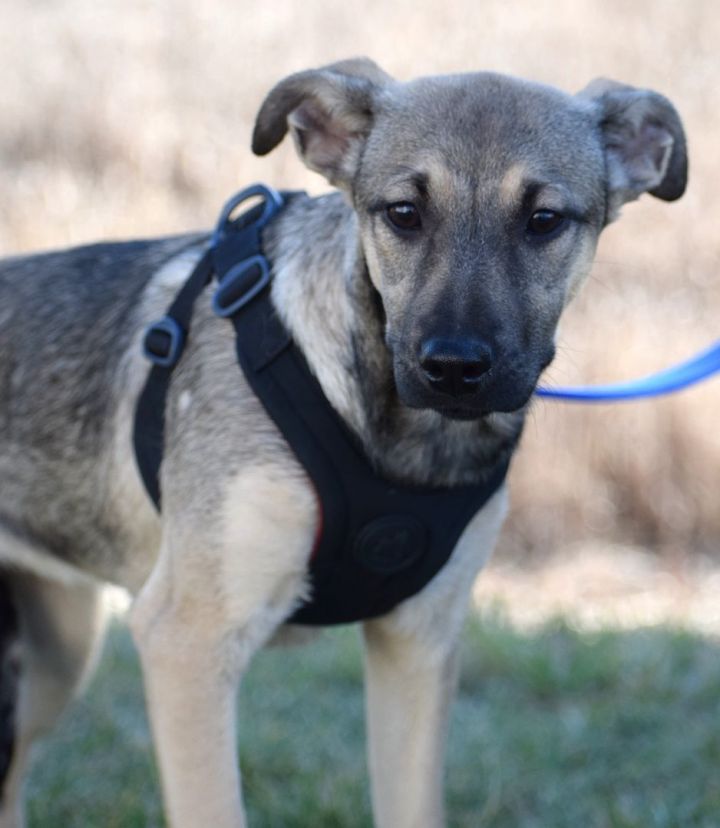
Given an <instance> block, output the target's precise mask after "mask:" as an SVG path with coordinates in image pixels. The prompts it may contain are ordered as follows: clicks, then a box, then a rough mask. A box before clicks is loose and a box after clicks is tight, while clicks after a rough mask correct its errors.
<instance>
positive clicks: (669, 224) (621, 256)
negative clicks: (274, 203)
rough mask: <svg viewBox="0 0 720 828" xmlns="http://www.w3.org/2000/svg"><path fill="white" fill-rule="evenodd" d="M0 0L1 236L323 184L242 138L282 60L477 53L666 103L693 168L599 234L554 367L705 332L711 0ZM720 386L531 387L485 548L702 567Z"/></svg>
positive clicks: (122, 223)
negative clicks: (559, 394)
mask: <svg viewBox="0 0 720 828" xmlns="http://www.w3.org/2000/svg"><path fill="white" fill-rule="evenodd" d="M2 17H3V23H2V28H1V29H0V72H1V73H2V78H3V81H2V84H1V85H0V113H2V118H1V120H0V191H2V194H3V198H2V202H1V203H0V254H9V253H17V252H22V251H27V250H33V249H40V248H51V247H58V246H64V245H70V244H77V243H80V242H85V241H89V240H95V239H99V238H125V237H137V236H147V235H153V234H162V233H175V232H178V231H182V230H186V229H196V228H200V227H207V226H209V225H210V224H211V223H212V222H213V220H214V218H215V216H216V214H217V211H218V207H219V205H221V204H222V203H223V201H224V199H225V198H226V197H227V196H228V195H229V194H231V193H232V192H234V191H235V190H236V189H238V188H239V187H241V186H244V185H246V184H248V183H250V182H253V181H255V180H262V181H266V182H268V183H271V184H274V185H276V186H278V187H290V188H292V187H301V188H307V189H309V190H311V191H321V190H322V189H323V188H324V182H323V181H322V180H321V179H320V178H319V177H318V176H315V175H313V174H312V173H309V172H307V171H306V170H305V169H304V168H303V167H302V165H301V164H300V162H299V161H298V160H297V159H296V157H295V154H294V152H293V150H292V147H291V146H290V142H287V143H286V144H285V145H283V146H281V147H280V148H279V149H278V150H276V151H275V152H274V153H273V154H271V155H270V156H269V157H267V158H265V159H257V158H255V157H253V155H252V154H251V152H250V150H249V138H250V133H251V129H252V124H253V118H254V116H255V113H256V111H257V109H258V107H259V105H260V103H261V101H262V99H263V96H264V95H265V93H266V92H267V91H268V90H269V88H270V87H271V86H272V85H273V84H274V83H275V82H276V81H277V80H278V79H280V78H282V77H284V76H285V75H286V74H289V73H291V72H293V71H296V70H299V69H303V68H308V67H312V66H317V65H321V64H324V63H326V62H329V61H333V60H336V59H339V58H344V57H348V56H352V55H359V54H366V55H369V56H370V57H372V58H373V59H375V60H376V61H377V62H378V63H380V64H381V65H382V66H383V67H384V68H385V69H386V70H387V71H389V72H390V73H391V74H393V75H395V76H396V77H398V78H400V79H404V78H410V77H413V76H416V75H421V74H432V73H441V72H458V71H467V70H476V69H491V70H495V71H499V72H508V73H512V74H516V75H520V76H525V77H528V78H532V79H534V80H538V81H543V82H547V83H551V84H555V85H557V86H560V87H561V88H563V89H565V90H567V91H570V92H573V91H576V90H578V89H580V88H582V87H583V86H584V85H585V84H586V83H587V82H588V81H589V80H590V79H591V78H594V77H596V76H599V75H604V76H609V77H612V78H616V79H619V80H622V81H624V82H626V83H630V84H634V85H638V86H643V87H649V88H651V89H655V90H658V91H661V92H662V93H663V94H665V95H666V96H667V97H669V98H670V99H671V100H672V101H673V102H674V103H675V105H676V106H677V108H678V110H679V111H680V114H681V116H682V118H683V120H684V122H685V125H686V128H687V133H688V142H689V148H690V171H691V173H690V185H689V188H688V191H687V194H686V195H685V196H684V198H683V199H682V200H681V201H680V202H678V203H676V204H671V205H668V204H666V203H663V202H659V201H656V200H655V199H653V198H651V197H649V196H645V197H643V198H642V199H641V201H640V202H639V203H636V204H630V205H628V206H626V208H625V211H624V215H623V216H622V218H621V220H620V221H619V222H618V223H616V224H614V225H612V226H611V227H610V228H609V229H608V230H607V231H606V232H605V233H604V236H603V238H602V242H601V244H600V249H599V251H598V255H597V262H596V264H595V267H594V269H593V271H592V275H591V278H590V281H589V283H588V284H587V286H586V288H585V291H584V293H583V294H582V295H581V297H580V298H579V300H577V302H576V303H575V305H574V306H573V307H572V308H571V310H570V312H569V313H568V314H567V316H566V319H565V322H564V325H563V329H562V335H561V338H560V352H559V356H558V359H557V361H556V362H555V363H554V365H553V366H552V367H551V369H550V370H549V372H548V379H549V380H550V381H552V382H555V383H577V382H601V381H610V380H617V379H621V378H629V377H634V376H638V375H641V374H643V373H644V372H648V371H652V370H655V369H658V368H660V367H662V366H665V365H668V364H670V363H673V362H674V361H677V360H680V359H682V358H684V357H686V356H688V355H689V354H691V353H692V352H694V351H695V350H696V349H699V348H701V347H703V346H705V345H706V344H708V343H709V342H711V341H712V340H714V339H715V338H717V337H718V334H719V330H720V328H719V326H718V321H717V320H718V316H719V315H720V287H719V285H720V280H719V279H718V272H719V271H720V232H719V231H718V219H719V217H720V193H719V192H718V183H719V182H720V153H718V152H717V142H718V136H719V135H720V84H719V83H718V81H720V15H719V14H718V13H717V6H716V4H715V3H714V2H713V0H687V1H686V2H682V3H679V2H676V0H652V2H649V1H648V0H634V2H632V3H627V2H624V0H604V1H603V2H598V1H596V0H556V1H555V2H523V1H522V0H519V2H512V3H509V2H505V0H449V2H443V3H439V2H422V0H414V1H413V2H411V1H410V0H397V2H394V3H392V4H387V3H384V2H381V1H380V0H369V2H363V3H362V5H361V7H358V9H357V10H355V9H354V8H353V6H352V5H350V4H345V3H343V4H341V3H330V2H322V0H308V2H303V3H298V2H294V0H272V2H268V0H262V1H260V0H244V2H241V3H229V2H210V3H204V4H200V3H196V2H190V0H157V2H149V0H148V1H147V2H143V1H142V0H125V2H123V3H120V2H96V0H33V2H27V0H4V2H3V5H2ZM718 403H720V383H718V382H715V383H710V384H707V385H706V386H703V387H701V388H698V389H696V390H693V391H691V392H689V393H685V394H682V395H681V396H678V397H674V398H671V399H665V400H661V401H654V402H644V403H638V404H630V405H623V406H601V407H597V408H590V407H573V406H567V405H558V404H554V403H541V402H538V403H537V404H536V405H535V407H534V410H533V413H532V416H531V418H530V421H529V423H528V428H527V432H526V435H525V439H524V443H523V448H522V451H521V453H520V455H519V456H518V458H517V460H516V462H515V465H514V468H513V471H512V491H513V503H514V509H513V513H512V516H511V520H510V521H509V522H508V525H507V528H506V531H505V535H504V538H503V543H502V545H501V547H500V551H499V555H498V557H497V558H496V564H500V563H502V562H503V561H505V562H506V563H507V564H508V565H510V564H513V563H515V564H516V563H517V562H522V568H523V569H527V568H528V567H529V566H531V565H537V564H538V563H539V562H545V561H546V559H547V557H548V556H549V555H552V556H553V557H554V558H557V557H558V556H559V557H560V559H562V560H569V561H571V562H573V561H575V562H577V561H578V560H581V559H582V560H583V561H585V565H586V569H587V565H589V564H588V561H589V560H590V559H592V560H596V559H597V556H598V554H602V555H606V556H607V555H611V556H613V555H614V557H613V561H614V563H613V565H612V568H617V567H621V568H622V567H623V566H625V565H626V564H627V563H628V561H635V562H637V558H638V555H640V556H641V557H642V556H647V555H648V554H650V555H652V556H655V557H654V558H653V564H652V565H653V566H655V565H660V566H663V567H664V568H666V569H669V570H670V571H672V572H674V573H675V574H677V573H679V572H681V571H682V572H687V571H688V566H689V565H690V564H691V563H692V567H696V565H698V564H699V562H702V561H704V562H705V564H703V565H710V564H708V563H707V562H708V561H712V559H713V557H718V550H720V508H719V506H720V429H719V428H718V408H719V405H718ZM643 560H645V564H643V566H645V565H646V563H647V561H646V559H645V558H644V557H643ZM633 565H634V564H633ZM692 567H691V568H692ZM586 569H583V573H584V574H583V578H584V579H587V578H588V577H591V575H589V574H588V572H587V571H586ZM590 570H591V571H592V566H591V567H590ZM513 580H514V576H513Z"/></svg>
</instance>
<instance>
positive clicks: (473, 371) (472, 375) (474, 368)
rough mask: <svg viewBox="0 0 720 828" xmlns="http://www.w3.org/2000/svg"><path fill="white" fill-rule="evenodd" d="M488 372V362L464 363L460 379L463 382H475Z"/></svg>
mask: <svg viewBox="0 0 720 828" xmlns="http://www.w3.org/2000/svg"><path fill="white" fill-rule="evenodd" d="M489 370H490V360H489V359H488V360H476V361H475V362H466V363H465V364H464V365H463V369H462V378H463V379H464V380H465V382H477V381H478V380H479V379H482V377H483V376H484V375H485V374H487V372H488V371H489Z"/></svg>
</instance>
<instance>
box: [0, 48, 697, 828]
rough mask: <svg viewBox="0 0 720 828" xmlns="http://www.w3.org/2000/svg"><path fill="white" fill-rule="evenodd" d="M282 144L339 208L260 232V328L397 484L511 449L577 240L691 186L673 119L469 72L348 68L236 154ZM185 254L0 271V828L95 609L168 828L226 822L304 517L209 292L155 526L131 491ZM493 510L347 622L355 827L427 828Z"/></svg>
mask: <svg viewBox="0 0 720 828" xmlns="http://www.w3.org/2000/svg"><path fill="white" fill-rule="evenodd" d="M287 132H290V133H291V134H292V136H293V138H294V141H295V145H296V148H297V151H298V153H299V155H300V157H301V159H302V160H303V161H304V163H305V164H306V165H307V166H308V167H309V168H310V169H312V170H315V171H317V172H319V173H321V174H322V175H323V176H324V177H325V178H326V179H327V180H328V181H329V182H330V183H331V184H332V185H334V187H336V188H337V190H339V192H333V193H331V194H329V195H323V196H321V197H319V198H311V197H308V196H304V195H300V196H297V197H295V198H294V199H293V200H292V202H291V203H290V205H289V206H288V207H287V208H286V209H285V210H284V211H283V212H282V213H281V214H280V215H279V217H277V219H276V220H274V221H273V222H272V223H270V224H269V225H268V226H267V227H266V228H265V230H264V234H263V245H264V248H265V250H266V251H267V252H268V255H269V256H270V258H271V259H272V262H273V271H274V273H273V276H274V278H273V282H272V287H271V292H272V293H271V295H272V302H273V304H274V306H275V309H276V311H277V314H278V315H279V317H280V318H281V320H282V322H283V324H284V325H285V326H286V328H287V330H288V331H289V332H290V334H291V335H292V337H293V339H294V341H295V343H297V345H298V346H299V348H300V349H301V351H302V352H303V353H304V356H305V359H306V360H307V363H308V364H309V366H310V368H311V370H312V372H313V374H314V375H315V377H316V378H317V380H318V381H319V383H320V385H321V387H322V389H323V391H324V393H325V395H326V397H327V399H328V400H329V402H330V403H331V405H332V407H333V408H334V409H335V410H336V411H337V413H338V414H339V415H340V417H341V418H342V420H343V421H344V422H345V423H346V424H347V426H348V427H349V430H350V431H351V432H352V433H354V435H355V436H356V438H357V440H358V441H359V443H360V444H361V445H362V447H363V450H364V452H365V454H366V456H367V458H368V459H369V461H370V462H371V463H372V464H373V465H374V466H375V468H376V469H377V470H379V472H380V473H381V474H382V475H384V476H385V477H386V478H389V479H391V480H395V481H397V482H398V483H407V484H413V485H419V486H431V487H453V486H458V485H465V484H472V483H477V482H478V481H482V480H484V479H486V478H487V477H488V476H489V475H490V474H491V472H492V470H493V469H494V468H495V467H496V465H497V463H498V462H499V459H500V458H501V457H506V456H507V455H508V453H509V452H510V451H512V449H513V448H514V447H515V445H516V443H517V440H518V438H519V435H520V432H521V429H522V426H523V420H524V417H525V413H526V411H527V407H528V403H529V400H530V399H531V396H532V394H533V390H534V388H535V385H536V383H537V381H538V377H539V376H540V374H541V372H542V371H543V369H544V368H545V367H546V366H547V365H548V364H549V363H550V361H551V360H552V358H553V354H554V339H555V332H556V327H557V324H558V319H559V317H560V314H561V312H562V310H563V308H564V307H565V305H566V304H567V303H568V301H569V299H570V298H571V297H572V296H573V294H574V293H575V292H576V291H577V289H578V287H579V285H580V284H581V282H582V281H583V279H584V278H585V276H586V274H587V273H588V270H589V268H590V264H591V260H592V257H593V254H594V250H595V246H596V243H597V239H598V235H599V233H600V231H601V230H602V229H603V228H604V227H605V225H607V224H608V223H609V222H611V221H612V220H613V219H615V218H616V217H617V215H618V213H619V210H620V208H621V206H622V204H623V203H624V202H626V201H630V200H632V199H635V198H637V197H638V196H639V195H640V194H641V193H644V192H649V193H651V194H652V195H654V196H657V197H658V198H661V199H665V200H667V201H671V200H674V199H676V198H678V197H679V196H680V195H682V193H683V190H684V188H685V182H686V172H687V162H686V148H685V139H684V136H683V129H682V126H681V123H680V120H679V118H678V115H677V113H676V111H675V109H674V108H673V106H672V105H671V104H670V103H669V102H668V101H667V100H666V99H665V98H663V97H662V96H661V95H659V94H657V93H655V92H651V91H647V90H642V89H635V88H633V87H629V86H624V85H621V84H618V83H615V82H612V81H607V80H597V81H594V82H593V83H591V84H590V85H589V86H588V87H587V88H586V89H584V90H583V91H582V92H580V93H579V94H577V95H575V96H571V95H567V94H565V93H563V92H560V91H557V90H555V89H553V88H549V87H547V86H543V85H538V84H534V83H530V82H526V81H522V80H517V79H514V78H510V77H504V76H501V75H497V74H491V73H474V74H465V75H453V76H443V77H428V78H421V79H419V80H414V81H411V82H409V83H400V82H397V81H395V80H394V79H393V78H391V77H390V76H388V75H387V74H386V73H385V72H383V71H382V70H381V69H380V68H379V67H377V66H376V65H375V64H374V63H372V62H371V61H369V60H365V59H357V60H349V61H344V62H341V63H336V64H334V65H331V66H328V67H325V68H321V69H316V70H310V71H304V72H300V73H298V74H295V75H292V76H290V77H288V78H286V79H285V80H283V81H281V82H280V83H279V84H278V85H277V86H275V88H274V89H272V90H271V91H270V93H269V95H268V96H267V99H266V100H265V102H264V103H263V105H262V107H261V109H260V112H259V114H258V117H257V122H256V125H255V132H254V136H253V150H254V151H255V152H256V153H257V154H260V155H264V154H266V153H268V152H270V150H272V149H273V148H274V147H275V146H276V145H277V144H278V143H280V141H281V140H282V139H283V137H284V136H285V134H286V133H287ZM207 244H208V239H207V236H206V235H202V236H201V235H198V236H191V237H188V236H184V237H178V238H170V239H160V240H148V241H142V242H131V243H112V244H99V245H93V246H89V247H82V248H78V249H74V250H69V251H63V252H52V253H45V254H41V255H33V256H24V257H17V258H11V259H7V260H5V261H3V262H2V263H0V476H1V479H2V496H1V497H0V561H1V562H2V573H3V574H2V593H1V597H2V600H3V603H4V606H3V609H2V612H3V618H4V638H3V646H4V650H3V653H4V663H3V672H2V677H3V701H4V702H5V708H4V710H5V721H4V723H3V724H4V733H3V738H4V739H5V745H4V747H5V751H6V754H7V756H6V759H7V762H6V765H7V767H6V774H5V779H4V785H3V791H2V811H1V813H0V826H2V828H8V827H9V826H20V825H22V824H23V808H22V798H21V787H22V784H21V782H22V776H23V772H24V770H25V767H26V763H27V759H28V750H29V748H30V745H31V743H32V742H33V740H35V739H36V737H37V736H38V735H40V734H42V733H43V732H45V731H46V730H47V729H48V728H49V727H50V726H51V725H52V723H53V722H54V721H55V720H56V718H57V716H58V715H59V713H60V712H61V710H62V709H63V708H64V707H65V705H66V703H67V702H68V700H69V699H70V698H71V697H72V695H73V693H75V692H76V690H77V688H78V686H79V685H80V684H81V683H82V680H83V678H84V677H85V676H86V675H87V673H88V671H89V665H90V664H91V663H92V661H93V654H94V653H95V652H96V651H97V648H98V642H99V640H100V638H101V633H102V628H103V621H102V618H103V613H102V612H101V601H100V596H101V592H102V586H103V585H105V584H108V583H111V584H116V585H120V586H122V587H124V588H126V589H127V590H129V591H130V593H131V594H132V595H133V596H134V602H133V605H132V609H131V612H130V626H131V629H132V634H133V637H134V640H135V642H136V644H137V647H138V650H139V653H140V658H141V662H142V670H143V676H144V682H145V689H146V696H147V703H148V708H149V715H150V721H151V724H152V732H153V736H154V742H155V745H156V749H157V759H158V763H159V768H160V775H161V778H162V786H163V794H164V802H165V809H166V814H167V819H168V822H169V823H170V824H171V825H173V826H175V828H208V827H209V826H212V828H231V826H232V828H239V826H243V825H245V824H246V822H245V816H244V810H243V805H242V795H241V786H240V774H239V770H238V765H237V760H236V741H235V739H236V736H235V718H236V714H235V691H236V688H237V685H238V682H239V679H240V676H241V674H242V672H243V671H244V670H245V668H246V667H247V666H248V664H249V662H250V660H251V657H252V656H253V654H254V653H255V652H256V651H257V650H258V649H259V648H260V647H262V646H263V645H265V644H266V643H267V642H268V641H269V640H270V639H274V638H276V637H278V635H279V634H280V633H281V632H282V631H281V629H280V628H281V627H282V628H283V629H284V630H288V629H289V628H288V626H287V625H284V621H285V620H286V619H288V618H289V616H290V615H291V613H292V612H293V611H294V609H295V608H296V607H297V606H298V604H299V603H300V602H301V601H302V600H303V599H305V598H307V591H308V562H309V558H310V554H311V550H312V549H313V545H314V539H315V535H316V531H317V529H318V520H319V517H318V515H319V509H318V504H317V500H316V495H315V491H314V488H313V486H312V484H311V483H310V481H309V480H308V477H307V475H306V473H305V471H304V469H303V467H302V466H301V465H300V464H299V462H298V460H297V459H296V457H295V455H294V454H293V452H292V451H291V450H290V448H289V447H288V444H287V443H286V442H285V440H284V439H283V437H282V436H281V434H280V433H279V431H278V430H277V428H276V426H275V425H274V423H273V422H272V421H271V420H270V418H269V417H268V415H267V414H266V413H265V410H264V408H263V406H262V405H261V404H260V403H259V401H258V399H257V398H256V397H255V395H254V394H253V393H252V392H251V391H250V388H249V386H248V384H247V382H246V381H245V379H244V377H243V374H242V373H241V372H240V371H239V369H238V365H237V359H236V354H235V350H234V337H233V331H232V327H231V326H229V325H227V323H226V322H224V321H223V320H221V319H219V318H217V317H216V316H215V315H213V313H212V312H211V310H210V302H209V294H205V295H203V296H202V297H200V300H199V301H198V302H197V304H196V307H195V310H194V315H193V329H192V336H191V337H190V338H189V340H188V342H187V345H186V348H185V351H184V353H183V356H182V359H181V361H180V363H179V365H178V367H177V369H176V370H175V371H174V373H173V377H172V382H171V385H170V389H169V395H168V398H167V404H166V419H167V421H166V430H165V451H164V459H163V463H162V469H161V478H160V479H161V486H162V493H163V499H162V512H161V515H159V514H158V513H157V512H156V510H155V508H154V506H153V503H152V502H151V500H150V499H149V497H148V495H147V494H146V492H145V489H144V488H143V485H142V482H141V480H140V477H139V475H138V471H137V467H136V463H135V459H134V456H133V451H132V423H133V414H134V410H135V405H136V401H137V399H138V395H139V393H140V391H141V389H142V387H143V385H144V383H145V381H146V377H147V374H148V367H149V366H148V363H147V361H146V360H145V359H144V357H143V355H142V352H141V340H142V337H143V332H144V330H145V329H146V327H147V325H148V323H150V322H151V321H152V320H154V319H157V318H158V317H160V316H162V314H163V312H164V311H165V309H166V307H167V306H168V305H169V304H170V303H171V301H172V300H173V298H174V297H175V295H176V294H177V292H178V290H179V288H180V286H181V285H182V284H183V283H184V281H185V280H186V279H187V277H188V275H189V273H190V272H191V271H192V269H193V267H194V265H195V264H196V262H197V261H198V259H199V258H200V256H201V255H202V253H203V252H204V250H205V249H206V247H207ZM505 512H506V493H505V489H504V487H503V486H501V487H500V489H499V490H498V491H497V492H496V493H495V494H494V495H493V496H492V497H491V498H490V500H489V501H488V502H487V503H486V505H485V506H483V508H481V509H480V511H479V512H478V513H477V514H476V515H475V517H474V518H473V519H472V520H471V521H470V523H469V524H468V526H467V527H466V529H465V530H464V532H463V534H462V536H461V538H460V540H459V542H458V543H457V545H456V546H455V549H454V551H453V553H452V556H451V557H450V560H449V562H448V563H447V564H446V565H445V566H444V568H443V569H442V570H441V572H440V573H439V574H438V575H437V576H436V577H435V578H434V579H433V580H432V581H431V582H430V583H429V584H428V585H427V586H425V587H424V588H423V589H422V590H421V591H420V592H418V593H417V594H416V595H414V596H413V597H411V598H408V599H407V600H405V601H402V602H401V603H400V604H399V605H397V606H396V607H395V609H393V610H392V611H390V612H389V613H387V614H386V615H384V616H382V617H379V618H375V619H372V620H369V621H367V622H365V623H364V624H363V626H362V631H363V637H364V644H365V652H366V683H367V721H368V730H369V737H368V738H369V764H370V775H371V782H372V797H373V813H374V820H375V824H376V825H377V826H383V828H438V826H441V825H443V824H444V815H443V810H444V809H443V794H442V775H443V773H442V755H443V742H444V737H445V731H446V728H447V720H448V710H449V708H450V704H451V698H452V695H453V690H454V685H455V675H456V669H455V663H456V653H457V646H458V638H459V635H460V630H461V627H462V624H463V618H464V616H465V614H466V609H467V605H468V603H469V596H470V591H471V587H472V584H473V581H474V579H475V576H476V575H477V573H478V571H479V570H480V568H481V567H482V565H483V564H484V562H485V561H486V560H487V558H488V556H489V554H490V552H491V550H492V547H493V544H494V542H495V539H496V537H497V534H498V530H499V529H500V525H501V523H502V521H503V517H504V515H505ZM13 684H14V687H13ZM13 700H15V704H14V705H13V704H12V702H13ZM13 734H14V742H12V744H11V737H12V736H13Z"/></svg>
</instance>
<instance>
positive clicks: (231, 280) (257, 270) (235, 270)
mask: <svg viewBox="0 0 720 828" xmlns="http://www.w3.org/2000/svg"><path fill="white" fill-rule="evenodd" d="M269 284H270V267H269V266H268V262H267V259H266V258H265V257H264V256H251V257H250V258H249V259H245V261H244V262H239V263H238V264H236V265H235V267H232V268H230V270H229V271H228V272H227V273H226V274H225V276H223V280H222V282H220V285H219V287H218V289H217V290H216V291H215V295H214V296H213V298H212V309H213V311H214V312H215V313H216V314H217V315H218V316H222V317H228V316H234V315H235V314H236V313H237V312H238V311H239V310H240V308H242V307H243V306H244V305H247V303H248V302H249V301H250V300H251V299H254V298H255V297H256V296H257V295H258V293H260V291H261V290H263V289H264V288H265V287H267V285H269Z"/></svg>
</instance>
